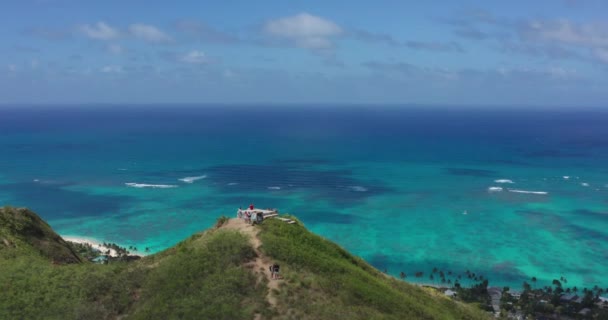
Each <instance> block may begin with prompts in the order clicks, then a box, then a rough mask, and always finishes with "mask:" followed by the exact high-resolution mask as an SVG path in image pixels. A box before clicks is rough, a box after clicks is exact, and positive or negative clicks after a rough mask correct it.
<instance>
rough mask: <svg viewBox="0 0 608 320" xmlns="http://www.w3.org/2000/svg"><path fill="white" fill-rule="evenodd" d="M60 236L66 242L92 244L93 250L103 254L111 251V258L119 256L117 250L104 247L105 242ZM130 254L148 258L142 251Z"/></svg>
mask: <svg viewBox="0 0 608 320" xmlns="http://www.w3.org/2000/svg"><path fill="white" fill-rule="evenodd" d="M60 236H61V238H63V240H65V241H70V242H74V243H81V244H90V245H91V246H92V247H93V249H98V250H99V251H101V252H107V251H108V250H110V257H117V256H118V254H117V252H116V250H114V249H112V248H109V247H107V246H104V245H103V241H99V240H97V239H94V238H88V237H81V236H69V235H60ZM129 252H130V253H129V255H132V256H140V257H145V256H146V254H145V253H143V252H141V251H129Z"/></svg>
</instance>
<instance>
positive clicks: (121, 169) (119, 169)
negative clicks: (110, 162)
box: [116, 168, 127, 171]
mask: <svg viewBox="0 0 608 320" xmlns="http://www.w3.org/2000/svg"><path fill="white" fill-rule="evenodd" d="M116 170H118V171H127V169H125V168H118V169H116Z"/></svg>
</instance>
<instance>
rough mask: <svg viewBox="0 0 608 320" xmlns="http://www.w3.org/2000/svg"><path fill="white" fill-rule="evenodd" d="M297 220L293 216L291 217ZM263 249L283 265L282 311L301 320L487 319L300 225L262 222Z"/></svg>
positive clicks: (479, 313)
mask: <svg viewBox="0 0 608 320" xmlns="http://www.w3.org/2000/svg"><path fill="white" fill-rule="evenodd" d="M290 218H292V219H295V218H293V217H290ZM261 228H262V232H261V233H260V239H261V240H262V243H263V245H262V250H263V252H264V253H265V254H266V255H268V256H271V257H273V258H275V259H276V260H277V262H278V263H279V264H280V265H281V266H282V267H281V274H282V275H283V277H284V281H283V287H282V288H281V290H279V299H278V306H277V308H278V310H279V312H280V314H281V315H283V316H284V317H285V318H299V319H486V318H487V316H486V314H485V313H483V312H481V311H479V310H476V309H474V308H472V307H469V306H467V305H464V304H461V303H458V302H455V301H452V300H451V299H449V298H447V297H444V296H443V294H432V292H433V291H430V290H425V289H422V288H419V287H417V286H414V285H411V284H408V283H405V282H403V281H399V280H396V279H394V278H391V277H388V276H386V275H385V274H383V273H381V272H379V271H378V270H376V269H374V268H373V267H371V266H370V265H369V264H367V263H366V262H365V261H363V260H362V259H360V258H357V257H354V256H353V255H351V254H349V253H348V252H347V251H346V250H344V249H342V248H341V247H339V246H338V245H336V244H334V243H332V242H330V241H328V240H326V239H324V238H322V237H319V236H317V235H314V234H312V233H310V232H309V231H307V230H306V228H305V227H303V226H302V224H301V223H298V224H286V223H282V222H281V221H279V220H274V219H272V220H268V221H264V223H263V224H262V225H261Z"/></svg>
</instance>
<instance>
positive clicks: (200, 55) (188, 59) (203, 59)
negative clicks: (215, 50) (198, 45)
mask: <svg viewBox="0 0 608 320" xmlns="http://www.w3.org/2000/svg"><path fill="white" fill-rule="evenodd" d="M178 60H179V61H181V62H185V63H192V64H205V63H209V57H207V55H206V54H205V53H204V52H202V51H198V50H192V51H190V52H188V53H186V54H184V55H182V56H179V57H178Z"/></svg>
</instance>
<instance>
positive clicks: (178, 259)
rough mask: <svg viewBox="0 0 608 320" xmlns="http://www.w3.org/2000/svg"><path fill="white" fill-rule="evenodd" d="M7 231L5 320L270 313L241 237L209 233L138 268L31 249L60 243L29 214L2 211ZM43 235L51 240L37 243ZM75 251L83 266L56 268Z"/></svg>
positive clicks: (0, 232)
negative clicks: (249, 266)
mask: <svg viewBox="0 0 608 320" xmlns="http://www.w3.org/2000/svg"><path fill="white" fill-rule="evenodd" d="M0 228H1V229H0V243H1V245H0V270H2V272H0V319H114V318H119V317H121V316H125V315H126V316H128V318H134V319H176V318H183V319H252V318H253V315H254V312H260V311H264V310H265V309H267V306H266V302H265V300H264V298H265V293H266V291H265V290H266V288H265V287H264V286H263V284H257V283H256V277H255V276H254V275H253V274H252V273H251V272H250V271H249V270H248V269H247V268H245V267H243V262H245V261H248V260H250V259H251V258H253V255H254V252H253V249H252V248H251V246H250V245H249V242H248V241H246V240H245V238H244V236H243V235H241V234H239V233H236V232H229V231H226V230H215V231H212V232H206V233H204V234H200V235H195V236H192V237H190V238H189V239H187V240H185V241H183V242H181V243H180V244H178V245H177V246H175V247H173V248H171V249H169V250H166V251H164V252H161V253H159V254H156V255H152V256H149V257H146V258H144V259H141V260H138V261H135V262H120V261H117V262H115V263H110V264H105V265H101V264H94V263H88V262H87V261H86V259H83V258H81V257H78V253H77V252H78V249H77V248H76V249H75V248H74V247H73V246H70V245H68V244H67V243H66V242H62V241H57V242H53V243H54V244H55V243H56V244H57V245H53V246H50V245H45V246H43V248H47V249H48V250H40V248H39V246H35V245H32V244H30V243H34V244H39V243H49V242H51V241H56V240H57V239H56V238H55V237H59V236H57V235H56V234H55V233H54V232H52V230H51V229H50V227H49V226H48V225H47V224H46V223H44V222H43V221H42V220H41V219H40V218H39V217H38V216H37V215H35V214H34V213H33V212H31V211H29V210H26V209H14V208H4V209H0ZM22 230H28V231H27V232H25V233H21V232H22ZM40 232H43V234H45V235H48V236H49V238H44V237H38V238H36V239H37V240H38V241H37V242H36V241H33V240H32V239H30V233H31V234H40ZM59 239H61V238H60V237H59ZM5 240H6V241H5ZM62 244H63V247H61V245H62ZM81 249H82V248H81ZM72 251H73V254H74V255H75V256H76V257H78V260H79V261H81V262H80V263H73V264H68V265H62V266H58V265H56V263H54V262H55V261H56V260H57V258H58V257H63V255H64V253H65V252H72ZM82 261H84V262H82ZM261 313H262V314H264V313H263V312H261Z"/></svg>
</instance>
